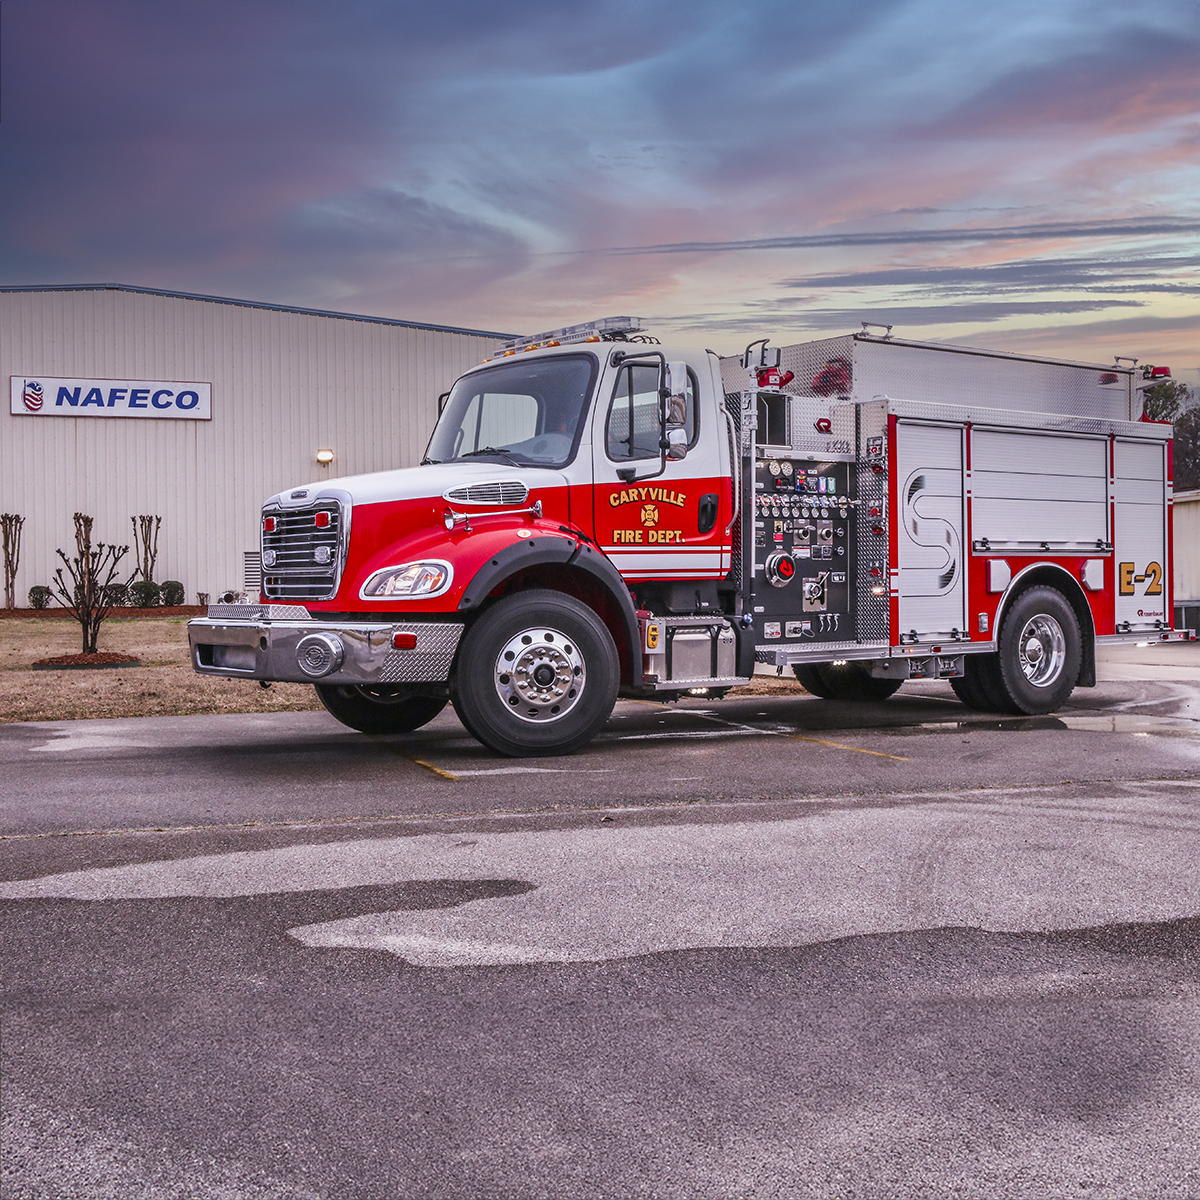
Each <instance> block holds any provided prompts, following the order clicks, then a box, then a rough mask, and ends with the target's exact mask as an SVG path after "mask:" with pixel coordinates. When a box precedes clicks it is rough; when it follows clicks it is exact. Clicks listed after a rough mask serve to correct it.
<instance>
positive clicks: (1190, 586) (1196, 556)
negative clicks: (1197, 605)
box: [1171, 491, 1200, 603]
mask: <svg viewBox="0 0 1200 1200" xmlns="http://www.w3.org/2000/svg"><path fill="white" fill-rule="evenodd" d="M1171 526H1172V531H1173V532H1172V536H1171V544H1172V547H1173V551H1174V555H1173V557H1174V560H1175V579H1174V587H1173V589H1172V590H1173V591H1174V594H1175V600H1176V602H1177V603H1178V602H1179V601H1182V600H1200V491H1197V492H1176V493H1175V504H1174V506H1173V512H1172V516H1171Z"/></svg>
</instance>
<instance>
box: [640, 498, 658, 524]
mask: <svg viewBox="0 0 1200 1200" xmlns="http://www.w3.org/2000/svg"><path fill="white" fill-rule="evenodd" d="M642 524H643V525H645V526H646V527H647V528H648V529H653V528H654V527H655V525H657V524H658V505H657V504H643V505H642Z"/></svg>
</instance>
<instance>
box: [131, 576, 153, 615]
mask: <svg viewBox="0 0 1200 1200" xmlns="http://www.w3.org/2000/svg"><path fill="white" fill-rule="evenodd" d="M160 593H161V589H160V588H159V586H158V584H157V583H155V582H154V580H153V579H135V580H134V581H133V583H131V584H130V585H129V602H130V604H132V605H133V607H134V608H157V607H158V605H159V601H160Z"/></svg>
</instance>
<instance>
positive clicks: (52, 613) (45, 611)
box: [0, 604, 208, 621]
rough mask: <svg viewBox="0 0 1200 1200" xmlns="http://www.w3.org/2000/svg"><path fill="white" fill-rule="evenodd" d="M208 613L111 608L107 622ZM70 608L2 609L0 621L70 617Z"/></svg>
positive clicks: (193, 607) (187, 607) (184, 608)
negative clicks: (16, 618) (132, 618)
mask: <svg viewBox="0 0 1200 1200" xmlns="http://www.w3.org/2000/svg"><path fill="white" fill-rule="evenodd" d="M207 612H208V609H207V608H201V607H200V605H198V604H177V605H175V606H173V607H171V608H167V607H165V606H160V607H158V608H110V609H109V610H108V616H107V617H106V618H105V620H107V621H113V620H120V619H121V618H123V617H202V616H204V614H205V613H207ZM70 616H71V610H70V609H69V608H0V620H2V619H3V618H4V617H57V618H60V619H61V618H62V617H70Z"/></svg>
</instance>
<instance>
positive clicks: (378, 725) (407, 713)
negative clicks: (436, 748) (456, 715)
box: [316, 683, 446, 733]
mask: <svg viewBox="0 0 1200 1200" xmlns="http://www.w3.org/2000/svg"><path fill="white" fill-rule="evenodd" d="M316 689H317V696H318V697H319V699H320V701H321V703H322V704H323V705H325V707H326V708H327V709H328V710H329V711H330V713H332V714H333V716H335V717H337V719H338V720H339V721H341V723H342V724H343V725H349V726H350V728H351V729H357V730H358V731H359V733H411V732H412V731H413V730H414V729H420V728H421V726H422V725H428V724H429V722H430V721H432V720H433V718H434V717H436V716H437V715H438V713H440V712H441V711H442V709H443V708H445V707H446V699H445V697H442V696H422V695H419V694H416V695H414V694H413V692H412V691H411V690H410V689H408V688H406V687H402V686H378V685H373V684H363V685H355V684H338V683H318V684H316Z"/></svg>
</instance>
